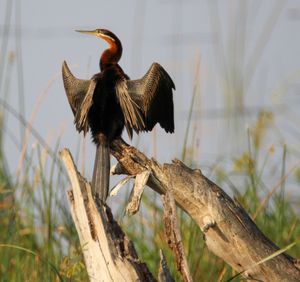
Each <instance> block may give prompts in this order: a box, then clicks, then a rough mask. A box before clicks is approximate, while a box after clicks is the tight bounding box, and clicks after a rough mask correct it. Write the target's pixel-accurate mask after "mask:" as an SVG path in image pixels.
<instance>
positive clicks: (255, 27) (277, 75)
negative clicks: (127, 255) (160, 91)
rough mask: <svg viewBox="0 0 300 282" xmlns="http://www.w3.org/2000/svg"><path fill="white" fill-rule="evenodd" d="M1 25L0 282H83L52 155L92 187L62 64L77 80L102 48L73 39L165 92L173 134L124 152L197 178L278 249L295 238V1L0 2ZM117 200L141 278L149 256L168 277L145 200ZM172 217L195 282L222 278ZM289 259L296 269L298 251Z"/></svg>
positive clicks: (149, 199)
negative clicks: (129, 207) (157, 78)
mask: <svg viewBox="0 0 300 282" xmlns="http://www.w3.org/2000/svg"><path fill="white" fill-rule="evenodd" d="M0 15H1V17H0V122H1V127H0V129H1V131H0V133H1V138H0V223H1V225H2V226H4V227H5V228H2V229H1V231H0V246H1V249H0V276H2V275H5V276H3V277H6V281H7V280H9V281H23V280H24V279H25V280H26V279H29V280H30V281H39V280H40V279H42V278H43V279H44V278H46V279H50V280H53V279H64V280H72V281H73V280H75V281H77V280H78V281H83V280H86V279H87V276H86V273H85V270H84V264H83V260H82V256H81V250H80V247H79V243H78V239H77V236H76V231H75V230H74V227H73V225H72V220H71V219H70V214H69V210H68V204H67V201H66V190H67V188H68V186H69V184H68V180H67V177H66V174H65V171H64V169H63V168H62V164H61V163H60V160H59V159H58V151H59V150H60V149H62V148H64V147H68V148H69V149H70V150H71V152H72V153H73V156H74V158H75V161H76V163H77V164H78V168H79V169H80V171H81V172H82V173H83V174H84V175H85V176H86V177H87V178H88V179H91V176H92V168H93V162H94V151H95V148H94V145H93V144H92V142H91V140H90V136H89V135H88V136H87V137H86V138H85V139H84V138H83V136H80V135H78V133H77V132H76V131H75V128H74V125H73V114H72V112H71V110H70V107H69V105H68V102H67V99H66V96H65V92H64V88H63V84H62V79H61V64H62V62H63V60H66V61H67V62H68V64H69V66H70V68H71V70H72V72H73V73H74V75H75V76H77V77H78V78H90V77H91V76H92V75H93V74H95V73H97V72H99V58H100V55H101V53H102V52H103V51H104V50H105V48H106V47H107V45H106V43H105V42H104V41H102V40H99V39H97V38H93V37H89V36H84V35H82V34H79V33H76V32H74V30H75V29H95V28H107V29H109V30H111V31H113V32H114V33H115V34H116V35H117V36H118V37H119V38H120V40H121V42H122V44H123V57H122V59H121V61H120V65H121V67H122V68H123V70H124V71H125V73H127V74H128V75H129V76H130V77H131V78H132V79H135V78H140V77H142V76H143V75H144V74H145V73H146V71H147V70H148V68H149V67H150V65H151V64H152V62H154V61H156V62H159V63H160V64H161V65H163V66H164V68H165V69H166V70H167V71H168V73H169V74H170V76H171V77H172V79H173V81H174V82H175V85H176V92H175V93H174V107H175V133H174V134H165V132H164V131H163V130H162V129H161V128H160V127H159V126H157V127H156V128H155V129H154V130H153V132H151V133H148V134H141V135H139V136H134V138H133V140H132V141H130V143H131V144H132V145H134V146H136V147H137V148H138V149H139V150H141V151H142V152H144V153H145V154H146V155H147V156H149V157H155V158H157V159H158V160H159V161H160V162H171V160H172V159H173V158H178V159H181V160H183V161H184V162H185V163H186V164H187V165H189V166H191V167H193V168H195V167H197V168H201V169H202V170H203V173H205V175H207V176H208V177H209V178H211V179H212V180H214V181H215V182H216V183H218V184H219V185H220V186H221V187H222V188H223V189H224V190H225V191H226V192H227V193H229V194H230V195H231V196H235V197H236V198H237V199H238V200H239V201H240V202H241V203H242V205H243V206H244V207H245V209H246V210H247V212H249V214H250V215H251V216H252V218H253V219H254V220H255V221H256V223H257V224H258V225H259V227H260V228H262V229H263V231H264V232H265V233H266V234H267V235H268V236H269V237H271V238H272V239H273V240H274V241H275V243H276V244H278V245H279V246H280V247H284V246H285V245H287V244H289V243H292V242H294V241H295V240H298V239H299V236H300V227H299V204H300V199H299V192H298V191H299V183H300V169H299V153H300V146H299V145H300V142H299V140H300V138H299V137H300V127H299V118H300V112H299V104H300V103H299V102H300V56H299V55H298V53H299V50H300V36H299V35H298V34H299V28H300V3H299V1H296V0H294V1H293V0H290V1H283V0H276V1H260V0H251V1H238V0H228V1H221V0H220V1H217V0H212V1H209V0H206V1H204V0H203V1H195V0H187V1H181V0H176V1H175V0H173V1H169V0H154V1H138V0H135V1H134V0H128V1H94V0H91V1H86V2H84V1H70V0H67V1H58V0H53V1H48V2H43V1H37V0H27V1H25V2H24V1H21V0H1V1H0ZM123 137H124V138H125V140H127V141H129V140H128V137H127V135H126V132H124V134H123ZM120 179H121V178H119V177H113V178H112V181H111V182H112V183H111V185H112V186H113V185H114V184H116V183H117V182H118V181H119V180H120ZM131 185H132V183H131ZM129 188H130V186H128V187H126V188H124V189H123V190H124V191H123V192H122V193H121V194H120V195H119V196H117V197H115V198H110V199H109V202H108V203H109V205H110V206H111V207H112V209H113V211H114V213H115V216H116V217H117V218H118V220H119V222H120V223H121V225H122V227H123V228H124V229H125V230H126V232H127V233H128V234H129V236H130V238H131V239H133V241H134V242H135V243H136V246H137V249H138V252H139V255H141V257H142V259H143V260H145V261H146V262H147V263H148V264H149V266H150V269H151V271H152V273H153V274H154V275H156V271H157V264H158V261H159V255H158V249H159V248H162V249H163V250H164V251H165V252H166V254H167V258H168V261H169V263H170V265H171V266H170V267H171V269H172V271H173V273H174V275H175V277H177V276H176V275H177V274H176V271H175V269H174V265H173V266H172V263H173V262H172V256H171V254H170V252H169V251H168V249H167V246H166V245H165V243H164V241H163V226H162V222H161V202H160V199H159V197H158V196H157V195H155V194H154V193H152V192H151V191H148V189H147V191H146V192H145V196H144V200H143V203H142V208H141V212H140V213H139V214H138V215H135V216H134V217H128V216H125V215H124V206H125V205H126V202H127V199H128V197H129V193H130V189H129ZM179 218H180V220H181V223H182V230H184V232H183V233H184V240H185V241H184V242H185V247H186V252H187V254H188V259H189V264H190V267H191V271H192V273H193V276H194V279H195V281H217V280H219V281H222V280H223V279H228V277H231V276H232V275H233V272H232V270H231V269H230V268H229V267H227V266H226V265H225V264H224V263H223V262H222V261H220V260H219V259H218V258H216V257H214V256H213V255H212V254H210V253H209V251H208V250H207V249H206V247H205V244H204V241H203V240H202V235H201V233H200V232H199V230H198V229H197V227H196V226H195V225H194V223H193V222H192V221H191V220H190V219H189V218H188V217H187V216H186V215H185V214H184V213H183V212H179ZM149 227H150V229H149ZM145 228H146V229H147V231H145ZM149 230H150V231H149ZM140 238H147V240H148V241H147V244H146V245H145V242H141V240H140ZM199 242H201V243H199ZM149 246H151V247H150V248H149ZM290 253H291V254H292V255H294V256H295V255H296V254H298V257H299V253H300V248H299V245H298V247H297V246H296V247H294V248H293V249H291V250H290ZM212 265H213V266H214V267H211V266H212ZM24 267H26V268H25V269H28V271H18V269H24ZM176 279H177V278H176ZM199 279H200V280H199Z"/></svg>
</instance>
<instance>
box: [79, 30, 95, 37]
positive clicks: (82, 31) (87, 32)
mask: <svg viewBox="0 0 300 282" xmlns="http://www.w3.org/2000/svg"><path fill="white" fill-rule="evenodd" d="M75 31H76V32H80V33H84V34H88V35H93V36H96V35H97V30H75Z"/></svg>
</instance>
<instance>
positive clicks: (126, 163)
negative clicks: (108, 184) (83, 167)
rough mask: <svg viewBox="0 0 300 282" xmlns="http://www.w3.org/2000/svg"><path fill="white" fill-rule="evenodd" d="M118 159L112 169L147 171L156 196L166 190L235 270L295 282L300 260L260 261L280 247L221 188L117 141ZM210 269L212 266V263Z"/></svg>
mask: <svg viewBox="0 0 300 282" xmlns="http://www.w3.org/2000/svg"><path fill="white" fill-rule="evenodd" d="M111 153H112V154H113V155H114V157H115V158H116V159H117V160H118V161H119V163H118V166H117V167H116V168H115V173H118V174H128V175H138V174H140V173H141V172H143V171H145V170H147V171H150V172H151V174H150V176H149V179H148V182H147V185H148V186H149V187H150V188H152V189H153V190H155V191H156V192H158V193H160V194H166V193H167V192H171V193H172V195H173V196H174V199H175V201H176V204H177V205H178V206H180V207H181V208H182V209H183V210H185V212H186V213H187V214H189V215H190V216H191V218H193V219H194V221H195V222H196V223H197V224H198V226H199V227H200V228H201V230H202V231H203V233H204V234H205V240H206V245H207V247H208V248H209V249H210V250H211V251H212V252H213V253H214V254H215V255H217V256H218V257H220V258H222V259H223V260H224V261H225V262H226V263H228V264H229V265H230V266H231V267H232V268H233V269H235V270H236V271H237V272H243V276H244V277H247V278H254V279H259V280H261V281H300V267H299V262H298V261H297V260H296V259H294V258H292V257H290V256H289V255H287V254H285V253H281V254H280V255H278V256H276V257H274V258H273V259H271V260H268V261H266V262H264V263H262V264H259V265H256V264H257V263H258V262H259V261H261V260H262V259H264V258H266V257H268V256H270V255H271V254H273V253H275V252H276V251H278V250H279V248H278V247H277V246H276V245H275V244H274V243H273V242H271V241H270V240H269V239H268V238H267V237H266V236H265V235H264V234H263V233H262V232H261V231H260V230H259V229H258V227H257V226H256V224H255V223H254V222H253V221H252V220H251V218H250V217H249V216H248V214H247V213H246V212H245V210H244V209H243V208H242V207H241V206H240V205H239V204H238V203H237V202H235V201H233V200H232V199H231V198H230V197H229V196H228V195H227V194H226V193H225V192H224V191H223V190H222V189H221V188H220V187H218V186H217V185H216V184H215V183H213V182H212V181H210V180H209V179H207V178H206V177H205V176H204V175H202V173H201V171H200V170H199V169H196V170H192V169H190V168H188V167H187V166H185V165H184V164H183V163H182V162H180V161H178V160H174V161H173V164H164V165H160V164H158V163H157V162H156V161H155V160H154V159H151V160H150V159H148V158H147V157H146V156H145V155H144V154H142V153H141V152H140V151H138V150H137V149H135V148H134V147H130V146H128V145H127V144H126V143H125V142H124V141H122V140H116V141H114V142H113V144H112V145H111ZM212 267H213V266H212Z"/></svg>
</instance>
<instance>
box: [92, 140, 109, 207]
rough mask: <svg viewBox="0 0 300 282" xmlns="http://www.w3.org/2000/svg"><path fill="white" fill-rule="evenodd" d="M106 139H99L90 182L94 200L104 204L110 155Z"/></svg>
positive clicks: (106, 193) (107, 185)
mask: <svg viewBox="0 0 300 282" xmlns="http://www.w3.org/2000/svg"><path fill="white" fill-rule="evenodd" d="M109 153H110V151H109V143H108V141H107V139H106V138H99V140H98V142H97V149H96V157H95V163H94V172H93V180H92V192H93V196H94V197H95V198H99V199H100V200H101V201H102V202H103V203H105V201H106V198H107V195H108V191H109V173H110V155H109Z"/></svg>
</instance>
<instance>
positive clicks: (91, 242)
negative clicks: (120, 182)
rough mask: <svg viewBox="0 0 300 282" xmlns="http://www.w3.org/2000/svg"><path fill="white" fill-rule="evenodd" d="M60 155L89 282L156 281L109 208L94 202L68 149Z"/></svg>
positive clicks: (87, 184)
mask: <svg viewBox="0 0 300 282" xmlns="http://www.w3.org/2000/svg"><path fill="white" fill-rule="evenodd" d="M60 156H61V158H62V160H63V161H64V164H65V166H66V169H67V172H68V174H69V178H70V181H71V184H72V190H71V191H68V196H69V203H70V207H71V214H72V217H73V220H74V223H75V226H76V229H77V232H78V235H79V239H80V244H81V246H82V251H83V255H84V259H85V264H86V268H87V272H88V275H89V278H90V281H105V282H106V281H118V282H119V281H120V282H121V281H124V282H125V281H126V282H127V281H155V279H154V277H153V276H152V274H151V273H150V271H149V270H148V268H147V266H146V265H145V264H144V263H141V262H140V260H139V259H138V256H137V254H136V251H135V248H134V246H133V244H132V242H131V241H129V240H128V238H127V237H126V236H125V234H124V233H123V231H122V230H121V228H120V226H119V225H118V224H117V222H116V221H114V219H113V217H112V214H111V212H110V209H109V208H108V207H107V206H104V205H101V204H96V203H95V201H94V199H93V198H92V194H91V187H90V184H89V183H88V182H87V181H86V180H85V179H84V178H83V177H82V176H81V175H80V174H79V172H78V171H77V169H76V166H75V165H74V162H73V159H72V157H71V154H70V152H69V151H68V150H67V149H64V150H62V151H61V152H60Z"/></svg>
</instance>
